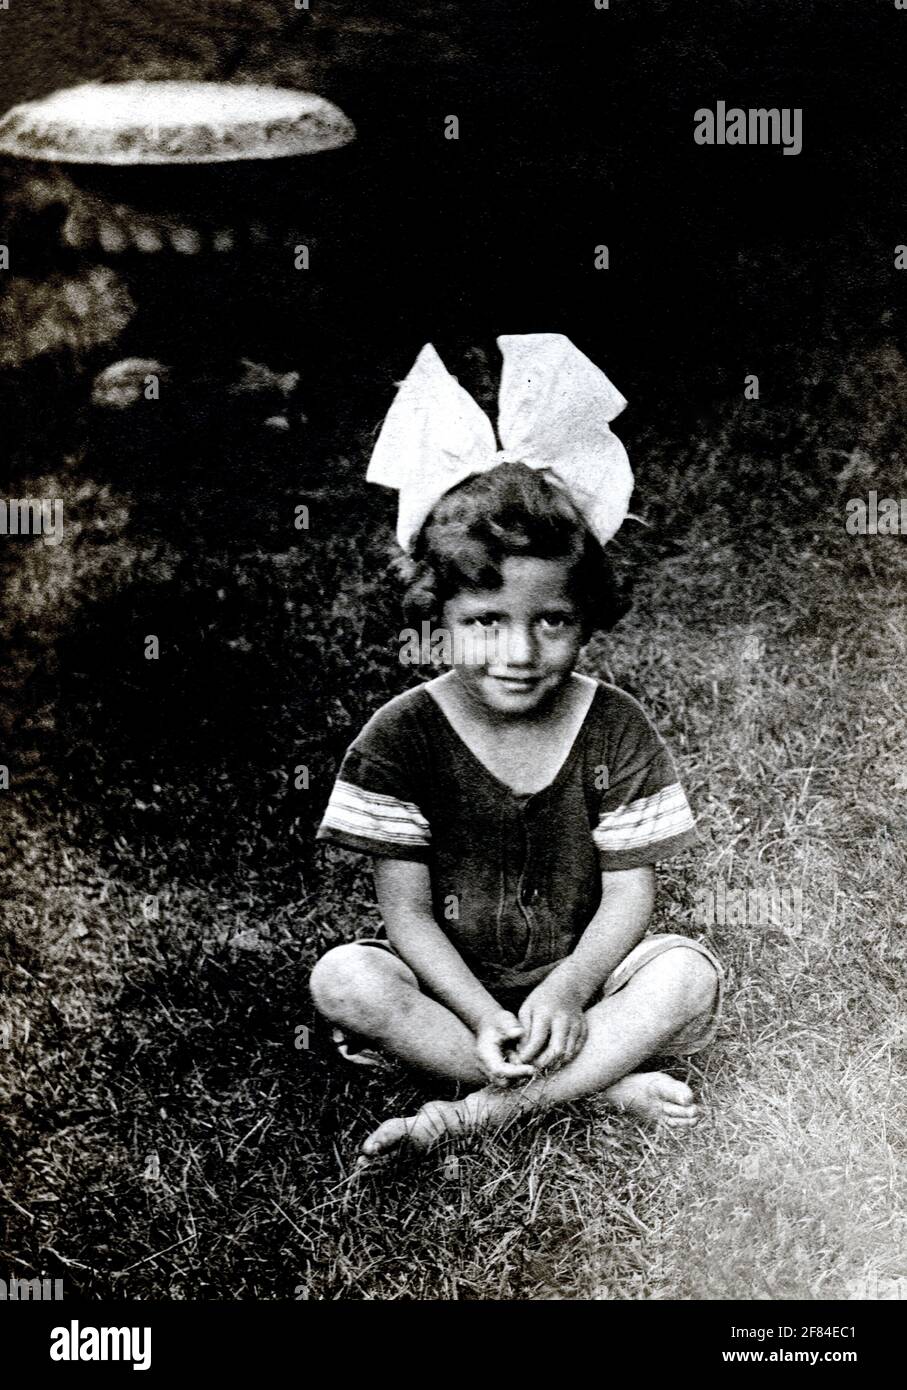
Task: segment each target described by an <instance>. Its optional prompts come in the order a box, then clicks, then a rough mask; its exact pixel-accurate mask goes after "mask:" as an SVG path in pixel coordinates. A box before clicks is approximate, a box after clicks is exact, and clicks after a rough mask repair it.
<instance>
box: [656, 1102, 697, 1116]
mask: <svg viewBox="0 0 907 1390" xmlns="http://www.w3.org/2000/svg"><path fill="white" fill-rule="evenodd" d="M664 1112H665V1115H669V1116H673V1117H674V1118H677V1119H695V1118H696V1116H697V1115H698V1114H699V1106H698V1105H675V1104H674V1102H673V1101H670V1100H666V1101H665V1102H664Z"/></svg>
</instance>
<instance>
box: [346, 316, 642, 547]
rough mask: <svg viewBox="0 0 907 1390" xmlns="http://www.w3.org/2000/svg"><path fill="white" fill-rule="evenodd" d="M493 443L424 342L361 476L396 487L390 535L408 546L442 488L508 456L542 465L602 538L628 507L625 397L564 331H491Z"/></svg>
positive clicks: (480, 414)
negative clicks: (622, 434) (617, 430)
mask: <svg viewBox="0 0 907 1390" xmlns="http://www.w3.org/2000/svg"><path fill="white" fill-rule="evenodd" d="M497 341H498V347H499V348H500V349H501V353H502V354H503V358H504V368H503V372H502V375H501V386H500V391H499V393H498V433H499V435H500V440H501V444H502V445H503V447H502V448H501V449H500V450H499V449H498V447H497V440H496V439H495V435H494V430H493V428H492V425H491V421H490V420H489V419H488V416H487V415H486V414H485V412H484V411H483V410H482V409H481V408H480V407H479V406H478V405H477V404H476V402H475V401H474V400H473V398H472V396H470V395H469V393H468V391H465V390H464V389H463V387H462V386H460V384H459V382H458V381H457V379H456V377H453V376H451V374H450V373H449V372H448V370H447V368H446V367H445V366H444V363H443V362H442V361H441V359H440V357H439V356H438V354H437V352H436V351H435V349H434V348H433V347H432V345H431V343H428V344H426V346H425V347H424V348H423V349H422V351H421V352H420V353H419V356H418V357H417V358H416V361H415V363H414V365H413V367H412V370H411V371H410V373H409V375H408V376H407V377H406V379H405V380H404V381H403V382H402V383H401V385H400V389H399V391H398V392H397V396H396V398H395V400H394V403H393V405H392V406H391V408H390V410H389V411H388V414H387V417H386V419H385V421H384V424H383V425H382V427H381V432H380V434H379V435H378V440H377V442H376V444H375V449H374V452H373V454H372V458H371V462H370V463H369V467H368V472H367V473H366V478H367V480H368V482H370V483H383V484H384V485H385V487H393V488H397V490H398V491H399V494H400V498H399V505H398V511H397V540H398V541H399V542H400V545H401V546H402V547H403V549H404V550H409V549H411V547H412V545H413V542H414V541H415V539H416V537H417V536H418V534H419V532H420V530H421V529H422V526H423V525H424V523H425V521H426V519H427V517H428V515H429V513H430V512H431V510H432V508H433V507H434V506H435V503H436V502H438V501H440V499H441V498H442V497H443V496H444V494H445V493H446V492H449V491H450V489H451V488H453V487H456V486H457V484H458V483H462V482H463V481H464V480H465V479H466V478H469V477H472V475H473V474H475V473H485V472H487V471H488V470H489V469H491V468H495V467H496V466H497V465H498V464H499V463H504V462H505V461H510V462H520V463H525V464H527V465H528V467H530V468H537V469H539V470H544V472H545V474H546V476H547V479H548V481H550V482H552V483H554V484H555V485H556V486H558V487H560V488H561V489H562V490H563V491H564V492H565V493H566V494H567V496H568V497H569V498H570V501H571V502H572V503H573V505H574V507H575V508H576V510H577V512H578V513H579V515H580V517H581V518H582V520H583V521H584V522H585V524H586V526H588V528H589V530H590V531H591V532H592V534H593V535H594V536H595V537H596V539H597V540H598V541H599V542H600V543H601V544H602V545H605V544H606V542H608V541H609V540H610V539H611V537H612V536H613V535H614V533H615V532H616V531H617V529H618V527H619V526H620V525H621V522H622V521H623V520H624V518H625V517H626V515H627V509H628V507H629V504H630V494H631V493H632V491H633V473H632V470H631V468H630V461H629V459H628V458H627V451H626V449H625V448H624V446H623V444H621V442H620V440H619V439H618V438H617V436H616V435H614V434H612V433H611V429H610V422H611V421H612V420H613V419H614V418H615V417H616V416H617V415H619V414H620V412H621V411H622V410H623V409H624V407H625V406H626V404H627V402H626V401H625V400H624V398H623V396H622V395H621V394H620V392H619V391H618V390H617V388H616V387H615V386H614V385H612V383H611V382H610V381H609V380H608V378H607V377H606V376H605V374H604V372H603V371H601V370H600V369H599V368H598V367H596V365H595V363H594V362H590V360H589V358H588V357H586V356H585V354H584V353H582V352H580V351H579V349H578V348H576V347H574V345H573V344H572V343H571V341H570V339H569V338H565V337H564V336H563V334H561V333H522V334H509V335H505V336H503V337H501V338H498V340H497Z"/></svg>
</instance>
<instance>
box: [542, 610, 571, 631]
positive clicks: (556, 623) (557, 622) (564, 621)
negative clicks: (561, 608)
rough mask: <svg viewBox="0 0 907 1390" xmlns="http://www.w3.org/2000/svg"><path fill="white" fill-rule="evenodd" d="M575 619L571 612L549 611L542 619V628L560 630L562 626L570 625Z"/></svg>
mask: <svg viewBox="0 0 907 1390" xmlns="http://www.w3.org/2000/svg"><path fill="white" fill-rule="evenodd" d="M572 621H573V618H572V616H571V615H570V614H569V613H548V614H546V615H545V617H544V618H542V620H541V626H542V628H543V629H544V630H545V631H547V632H559V631H560V630H561V629H562V628H565V627H568V626H569V625H570V623H571V622H572Z"/></svg>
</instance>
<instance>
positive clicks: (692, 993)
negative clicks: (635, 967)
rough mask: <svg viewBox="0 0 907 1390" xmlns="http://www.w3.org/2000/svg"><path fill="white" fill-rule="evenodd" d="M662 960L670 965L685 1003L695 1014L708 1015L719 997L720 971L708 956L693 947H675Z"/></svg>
mask: <svg viewBox="0 0 907 1390" xmlns="http://www.w3.org/2000/svg"><path fill="white" fill-rule="evenodd" d="M662 959H663V960H665V961H666V963H667V962H669V963H670V969H671V971H672V975H673V978H674V980H675V981H676V985H677V988H678V990H679V991H680V992H681V993H682V996H683V1000H684V1003H685V1004H686V1005H687V1006H688V1007H690V1008H691V1009H692V1010H693V1011H694V1013H697V1014H699V1013H706V1012H707V1011H708V1010H709V1009H710V1008H711V1007H712V1005H713V1004H714V1003H715V1000H716V998H717V996H718V971H717V970H716V969H715V966H714V965H713V964H712V962H711V961H710V960H709V958H708V956H704V955H703V954H702V952H701V951H697V950H695V949H694V948H693V947H692V946H675V947H674V948H673V949H672V950H670V951H666V952H665V954H664V956H663V957H662Z"/></svg>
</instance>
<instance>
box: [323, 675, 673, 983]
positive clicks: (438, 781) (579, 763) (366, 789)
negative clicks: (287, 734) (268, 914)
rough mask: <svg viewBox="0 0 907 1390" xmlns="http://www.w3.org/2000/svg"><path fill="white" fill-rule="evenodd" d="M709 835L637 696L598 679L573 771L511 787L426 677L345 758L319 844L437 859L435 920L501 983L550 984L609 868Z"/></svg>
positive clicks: (377, 718) (433, 863) (374, 721)
mask: <svg viewBox="0 0 907 1390" xmlns="http://www.w3.org/2000/svg"><path fill="white" fill-rule="evenodd" d="M695 838H696V831H695V827H694V821H693V816H692V814H691V812H690V807H689V804H688V802H687V798H686V795H685V793H684V791H683V788H682V787H681V786H680V783H679V782H678V780H677V774H676V771H675V769H674V763H673V760H672V758H671V755H670V753H669V752H668V750H667V747H666V746H665V743H664V741H663V739H662V738H661V736H660V735H659V734H658V732H657V731H656V730H655V728H654V727H653V725H652V723H651V722H650V720H649V719H648V717H647V716H646V714H645V713H644V711H643V709H642V707H641V706H640V704H639V703H638V702H637V701H636V700H634V699H633V697H632V696H630V695H628V694H626V692H624V691H622V690H618V689H617V687H616V686H613V685H607V684H605V683H604V682H597V683H596V690H595V693H594V695H593V698H592V702H591V704H590V706H589V709H588V711H587V713H586V716H585V719H584V720H583V723H582V725H581V726H580V729H579V732H578V733H577V735H576V738H575V740H574V742H573V745H572V747H571V749H570V751H569V753H568V754H567V757H566V759H565V761H564V763H563V764H562V766H561V768H560V771H559V772H558V773H557V775H556V776H555V777H554V779H553V781H552V782H550V783H549V785H548V786H547V787H545V788H544V789H543V790H542V791H539V792H534V793H532V794H530V795H520V794H518V793H516V792H514V791H512V790H511V789H510V788H509V787H508V786H506V784H505V783H503V782H501V781H500V780H499V778H497V777H495V776H494V774H493V773H491V772H489V771H488V769H487V768H486V767H485V766H484V764H483V763H481V762H480V761H479V759H478V758H477V757H476V756H475V754H474V753H473V752H472V751H471V750H470V749H469V748H468V747H467V745H466V743H464V741H463V739H462V738H461V737H460V735H459V734H458V733H457V732H456V731H455V729H454V728H453V726H452V725H451V724H450V722H449V721H448V719H447V717H446V715H444V714H443V713H442V711H441V709H440V707H439V705H438V704H437V703H436V701H435V699H434V697H433V696H432V695H431V694H430V693H429V691H428V689H427V688H426V687H425V686H418V687H416V688H415V689H413V690H408V691H406V692H405V693H404V694H403V695H398V696H396V698H394V699H393V700H390V701H388V703H387V704H386V705H383V706H382V708H381V709H379V710H378V711H377V713H376V714H375V715H373V716H372V718H371V719H370V720H369V722H368V723H367V724H366V726H365V728H364V729H363V730H362V732H361V733H360V734H359V736H358V738H357V739H356V740H355V741H354V742H353V743H352V744H351V746H350V748H349V749H348V750H347V753H346V755H345V757H344V759H343V763H342V766H341V768H340V773H339V776H338V778H337V781H336V783H335V786H334V789H333V792H332V793H331V798H330V801H329V803H328V806H327V809H326V811H325V814H324V818H323V820H322V822H321V825H320V827H319V830H318V839H319V840H323V841H328V842H330V843H333V844H336V845H342V846H344V847H345V848H347V849H353V850H361V851H363V852H364V853H367V854H371V855H377V856H381V857H388V858H394V859H414V860H418V861H420V862H422V863H425V864H427V865H428V866H429V870H430V874H431V883H432V896H433V900H434V911H435V918H436V920H437V922H438V924H439V925H440V926H441V927H442V928H443V929H444V931H445V932H446V933H447V934H448V936H449V937H450V939H451V940H452V941H453V943H454V945H455V946H456V947H457V949H458V951H459V952H460V954H461V955H462V956H463V958H464V960H465V961H466V963H467V964H468V965H469V967H470V969H471V970H472V971H473V973H474V974H475V975H476V976H477V977H478V979H480V980H481V981H482V983H483V984H484V985H485V986H486V987H487V988H489V989H492V990H494V989H498V990H520V989H527V988H531V987H532V986H533V985H535V984H537V983H538V982H539V981H540V980H541V979H543V978H544V977H545V975H546V974H548V972H549V971H550V970H552V969H553V967H554V966H555V965H556V964H557V962H558V961H560V960H563V958H564V957H565V956H567V955H569V953H570V952H571V951H572V950H573V948H574V946H575V945H576V942H577V941H578V939H579V937H580V936H581V934H582V932H583V931H584V930H585V928H586V927H587V926H588V924H589V922H590V920H591V918H592V916H593V914H594V913H595V911H596V909H597V907H598V905H599V903H600V901H601V871H602V870H613V869H630V868H637V867H639V866H641V865H644V864H653V863H654V862H655V861H656V860H658V859H661V858H664V857H666V856H667V855H671V854H674V853H676V852H677V851H679V850H682V849H685V848H686V847H687V846H688V845H690V844H692V843H694V841H695Z"/></svg>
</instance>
